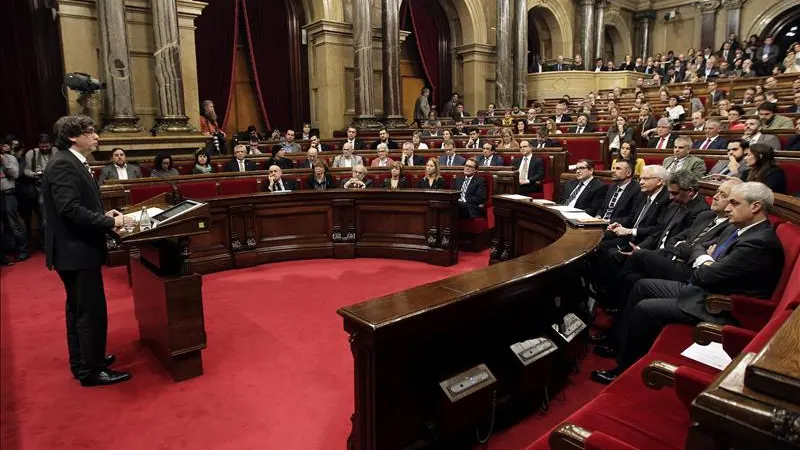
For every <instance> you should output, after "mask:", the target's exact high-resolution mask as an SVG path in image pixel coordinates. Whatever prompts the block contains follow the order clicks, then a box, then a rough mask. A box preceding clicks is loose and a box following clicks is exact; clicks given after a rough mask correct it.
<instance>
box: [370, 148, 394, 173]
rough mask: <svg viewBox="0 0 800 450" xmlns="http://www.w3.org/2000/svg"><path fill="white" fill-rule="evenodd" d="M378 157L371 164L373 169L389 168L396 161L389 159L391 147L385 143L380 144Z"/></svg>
mask: <svg viewBox="0 0 800 450" xmlns="http://www.w3.org/2000/svg"><path fill="white" fill-rule="evenodd" d="M377 151H378V157H377V158H375V159H373V160H372V162H371V163H370V166H372V167H389V166H391V165H392V163H393V162H394V160H393V159H392V158H389V147H387V146H386V144H384V143H383V142H381V143H380V144H378V150H377Z"/></svg>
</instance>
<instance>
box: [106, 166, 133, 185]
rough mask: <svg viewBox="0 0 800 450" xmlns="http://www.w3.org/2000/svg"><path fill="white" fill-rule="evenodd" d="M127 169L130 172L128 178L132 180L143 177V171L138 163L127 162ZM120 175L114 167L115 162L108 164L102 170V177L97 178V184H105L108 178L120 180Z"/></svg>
mask: <svg viewBox="0 0 800 450" xmlns="http://www.w3.org/2000/svg"><path fill="white" fill-rule="evenodd" d="M125 171H126V172H128V179H129V180H131V179H133V178H142V171H141V169H139V165H138V164H133V163H126V164H125ZM118 179H119V175H117V168H116V167H114V163H111V164H107V165H106V166H105V167H103V169H102V170H101V171H100V177H98V179H97V184H103V183H105V181H106V180H118Z"/></svg>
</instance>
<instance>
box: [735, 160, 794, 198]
mask: <svg viewBox="0 0 800 450" xmlns="http://www.w3.org/2000/svg"><path fill="white" fill-rule="evenodd" d="M748 176H750V169H747V170H745V171H744V172H742V180H744V181H747V177H748ZM761 182H762V183H764V184H766V185H767V187H769V188H770V189H772V192H775V193H776V194H788V193H789V192H788V191H789V189H788V188H787V186H786V173H785V172H784V171H783V169H782V168H781V167H780V166H772V167H770V168H769V169H767V171H766V173H764V177H763V179H762V180H761Z"/></svg>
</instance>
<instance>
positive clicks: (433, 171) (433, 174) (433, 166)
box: [417, 158, 445, 189]
mask: <svg viewBox="0 0 800 450" xmlns="http://www.w3.org/2000/svg"><path fill="white" fill-rule="evenodd" d="M444 185H445V183H444V178H442V176H441V175H440V174H439V162H438V161H436V158H429V159H428V162H426V163H425V176H424V177H422V178H420V179H419V181H417V189H444Z"/></svg>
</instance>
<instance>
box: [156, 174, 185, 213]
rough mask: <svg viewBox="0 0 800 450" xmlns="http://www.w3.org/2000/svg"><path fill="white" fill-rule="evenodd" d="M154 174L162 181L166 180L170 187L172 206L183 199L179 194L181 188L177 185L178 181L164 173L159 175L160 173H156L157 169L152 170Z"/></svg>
mask: <svg viewBox="0 0 800 450" xmlns="http://www.w3.org/2000/svg"><path fill="white" fill-rule="evenodd" d="M154 174H155V176H156V178H160V179H161V180H162V181H164V182H166V183H167V184H169V185H170V186H171V187H172V206H175V205H177V204H178V203H180V202H182V201H183V195H182V194H181V188H180V187H178V183H176V182H174V181H172V180H170V179H169V178H167V177H165V176H164V175H161V174H160V173H158V171H156V172H154Z"/></svg>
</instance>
